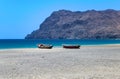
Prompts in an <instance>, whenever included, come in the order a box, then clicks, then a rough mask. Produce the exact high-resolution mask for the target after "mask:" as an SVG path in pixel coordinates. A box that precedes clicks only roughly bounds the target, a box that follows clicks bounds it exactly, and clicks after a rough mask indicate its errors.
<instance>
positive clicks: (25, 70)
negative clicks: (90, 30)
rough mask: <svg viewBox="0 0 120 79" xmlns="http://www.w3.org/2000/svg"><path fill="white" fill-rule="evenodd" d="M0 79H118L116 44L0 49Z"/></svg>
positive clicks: (119, 55) (119, 63) (119, 52)
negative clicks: (69, 47)
mask: <svg viewBox="0 0 120 79" xmlns="http://www.w3.org/2000/svg"><path fill="white" fill-rule="evenodd" d="M0 79H120V45H101V46H81V48H80V49H63V48H53V49H38V48H32V49H30V48H28V49H6V50H0Z"/></svg>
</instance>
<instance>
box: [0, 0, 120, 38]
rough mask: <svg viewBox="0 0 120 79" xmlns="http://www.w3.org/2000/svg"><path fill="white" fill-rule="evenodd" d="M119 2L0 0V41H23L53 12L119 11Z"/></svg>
mask: <svg viewBox="0 0 120 79" xmlns="http://www.w3.org/2000/svg"><path fill="white" fill-rule="evenodd" d="M119 5H120V0H0V39H24V37H25V36H26V35H27V34H30V33H31V32H32V31H33V30H37V29H38V28H39V27H40V24H41V23H42V22H43V21H44V20H45V19H46V18H47V17H49V16H50V15H51V13H52V12H53V11H58V10H62V9H65V10H71V11H86V10H91V9H95V10H106V9H115V10H120V6H119Z"/></svg>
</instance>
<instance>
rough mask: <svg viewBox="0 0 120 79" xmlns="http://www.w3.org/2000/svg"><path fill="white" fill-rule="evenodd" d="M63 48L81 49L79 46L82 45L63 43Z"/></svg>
mask: <svg viewBox="0 0 120 79" xmlns="http://www.w3.org/2000/svg"><path fill="white" fill-rule="evenodd" d="M63 48H68V49H79V48H80V45H63Z"/></svg>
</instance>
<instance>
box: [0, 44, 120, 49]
mask: <svg viewBox="0 0 120 79" xmlns="http://www.w3.org/2000/svg"><path fill="white" fill-rule="evenodd" d="M80 46H81V47H104V46H105V47H117V46H120V44H97V45H80ZM81 47H80V48H81ZM60 48H62V49H64V48H63V47H62V45H61V46H53V48H52V49H60ZM18 49H19V50H20V49H40V48H37V46H36V47H33V48H31V47H30V48H3V49H2V48H0V50H18ZM43 50H44V49H43ZM48 50H51V49H48Z"/></svg>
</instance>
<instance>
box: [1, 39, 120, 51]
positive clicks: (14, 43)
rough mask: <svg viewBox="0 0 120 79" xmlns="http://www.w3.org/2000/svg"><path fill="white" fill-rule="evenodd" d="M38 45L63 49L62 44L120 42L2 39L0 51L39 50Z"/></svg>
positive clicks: (108, 41)
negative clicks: (16, 49)
mask: <svg viewBox="0 0 120 79" xmlns="http://www.w3.org/2000/svg"><path fill="white" fill-rule="evenodd" d="M37 44H51V45H53V46H54V47H62V44H80V45H104V44H120V40H73V39H62V40H58V39H44V40H43V39H42V40H25V39H1V40H0V49H11V48H37Z"/></svg>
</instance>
